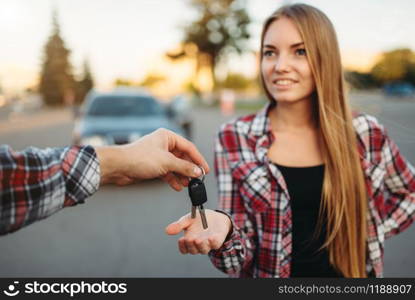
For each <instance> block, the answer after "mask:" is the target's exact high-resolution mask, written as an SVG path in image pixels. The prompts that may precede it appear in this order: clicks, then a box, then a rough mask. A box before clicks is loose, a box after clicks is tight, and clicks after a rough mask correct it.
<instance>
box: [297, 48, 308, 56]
mask: <svg viewBox="0 0 415 300" xmlns="http://www.w3.org/2000/svg"><path fill="white" fill-rule="evenodd" d="M295 54H298V55H301V56H305V55H306V51H305V49H303V48H301V49H297V50H295Z"/></svg>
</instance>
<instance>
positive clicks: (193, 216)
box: [192, 205, 196, 219]
mask: <svg viewBox="0 0 415 300" xmlns="http://www.w3.org/2000/svg"><path fill="white" fill-rule="evenodd" d="M194 218H196V206H194V205H192V219H194Z"/></svg>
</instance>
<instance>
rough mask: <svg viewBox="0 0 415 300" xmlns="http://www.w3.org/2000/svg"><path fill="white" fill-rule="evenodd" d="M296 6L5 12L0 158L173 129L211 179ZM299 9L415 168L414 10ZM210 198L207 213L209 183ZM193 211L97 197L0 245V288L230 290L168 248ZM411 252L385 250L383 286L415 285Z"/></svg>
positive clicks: (149, 0) (194, 2) (136, 194)
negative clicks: (104, 285)
mask: <svg viewBox="0 0 415 300" xmlns="http://www.w3.org/2000/svg"><path fill="white" fill-rule="evenodd" d="M294 2H296V1H277V0H261V1H254V0H211V1H207V0H169V1H167V0H121V1H110V0H89V1H81V0H72V1H69V0H1V1H0V36H1V44H2V46H1V50H0V140H1V144H9V145H11V146H12V147H13V148H14V149H15V150H23V149H24V148H26V147H27V146H36V147H41V148H44V147H57V146H65V145H69V144H82V143H90V144H93V145H102V144H123V143H126V142H129V141H133V140H135V139H137V138H139V137H140V136H142V135H143V134H146V133H148V132H151V131H152V130H154V129H156V128H158V127H167V128H170V129H171V130H174V131H176V132H178V133H179V134H181V135H183V136H186V137H187V138H189V139H191V140H192V141H193V142H194V143H195V144H196V145H197V147H198V148H199V149H200V151H201V152H202V154H203V155H204V156H205V157H206V158H207V160H208V163H209V165H210V166H211V167H212V168H213V145H214V138H215V134H216V132H217V130H218V129H219V126H220V125H221V124H222V123H223V122H225V121H227V120H230V119H232V118H235V117H237V116H240V115H244V114H249V113H252V112H255V111H257V110H258V109H260V108H261V107H262V106H263V105H264V103H265V102H266V99H265V97H264V96H263V94H262V92H261V88H260V85H259V80H258V51H259V44H260V32H261V26H262V22H263V21H264V20H265V18H266V17H267V16H269V15H270V14H271V13H272V12H273V11H274V10H275V9H277V8H278V7H280V6H281V5H283V4H288V3H294ZM302 2H303V3H308V4H311V5H314V6H316V7H318V8H320V9H322V10H323V11H324V12H325V13H326V14H327V15H328V16H329V18H330V19H331V20H332V22H333V24H334V26H335V28H336V31H337V33H338V38H339V42H340V46H341V51H342V60H343V65H344V68H345V75H346V79H347V81H348V85H349V89H350V100H351V102H352V105H353V106H354V108H355V109H358V110H361V111H364V112H367V113H369V114H372V115H374V116H376V117H377V118H378V119H379V120H380V122H381V123H382V124H384V125H385V126H386V128H387V129H388V131H389V133H390V135H391V136H392V138H393V139H394V140H395V141H396V142H397V144H398V145H399V147H400V149H401V151H402V152H403V154H404V155H405V156H406V157H407V159H408V160H409V161H410V162H411V163H412V164H415V137H414V133H415V118H414V115H415V88H414V85H415V53H414V49H415V37H414V35H413V32H412V31H413V29H414V28H415V22H414V18H413V13H414V12H415V2H414V1H410V0H396V1H386V0H385V1H380V0H379V1H374V0H359V1H357V0H349V1H347V2H346V1H341V2H340V1H330V0H316V1H302ZM137 103H140V105H139V107H140V109H136V107H137ZM206 187H207V193H208V198H209V202H208V205H207V206H208V207H210V208H215V207H216V201H217V187H216V181H215V178H214V175H213V172H212V173H210V174H209V175H208V176H207V178H206ZM189 210H190V201H189V199H188V197H187V191H186V190H184V191H182V192H174V191H172V190H170V189H169V188H168V187H167V185H165V184H164V183H162V182H160V181H157V180H154V181H147V182H142V183H140V184H137V185H134V186H129V187H127V188H119V187H113V186H106V187H103V188H102V189H100V191H99V192H98V193H96V194H95V195H94V196H93V197H92V198H90V199H89V200H88V201H87V203H86V204H84V205H80V206H77V207H72V208H67V209H65V210H64V211H62V212H59V213H58V214H57V215H54V216H52V217H50V218H48V219H46V220H43V221H41V222H38V223H35V224H34V225H31V226H29V227H27V228H24V229H22V230H20V231H18V232H16V233H14V234H12V235H7V236H3V237H1V238H0V252H1V253H2V255H1V256H0V266H1V267H0V276H1V277H13V276H16V277H32V276H33V277H36V276H46V277H55V276H69V277H89V276H108V277H224V276H225V275H223V274H222V273H220V272H219V271H217V270H216V269H214V268H213V267H212V265H211V264H210V261H209V259H208V258H207V257H205V256H192V255H187V256H183V255H181V254H180V253H179V252H178V250H177V239H178V238H177V237H167V236H166V235H165V234H164V227H165V226H166V225H167V224H169V223H170V222H171V221H174V220H176V219H178V218H179V217H181V216H182V215H183V214H185V213H187V212H188V211H189ZM414 251H415V228H414V226H412V227H410V228H409V229H408V230H406V231H405V232H404V233H402V234H400V235H399V236H397V237H394V238H392V239H391V240H388V241H387V242H386V247H385V276H390V277H413V276H415V259H414V258H413V253H414Z"/></svg>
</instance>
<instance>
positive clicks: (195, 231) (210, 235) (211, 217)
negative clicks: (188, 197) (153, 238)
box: [166, 209, 232, 254]
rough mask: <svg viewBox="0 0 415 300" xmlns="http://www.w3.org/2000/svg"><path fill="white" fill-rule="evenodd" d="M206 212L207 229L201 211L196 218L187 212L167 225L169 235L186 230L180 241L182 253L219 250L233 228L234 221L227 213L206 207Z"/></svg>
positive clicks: (201, 252) (203, 252)
mask: <svg viewBox="0 0 415 300" xmlns="http://www.w3.org/2000/svg"><path fill="white" fill-rule="evenodd" d="M205 214H206V219H207V222H208V226H209V227H208V228H207V229H203V225H202V221H201V219H200V216H199V213H197V215H196V218H194V219H192V218H191V216H190V214H187V215H185V216H183V217H181V218H180V219H179V220H178V221H176V222H174V223H171V224H170V225H168V226H167V227H166V233H167V234H169V235H176V234H179V233H180V232H181V231H184V236H183V237H181V238H180V239H179V241H178V246H179V250H180V252H181V253H182V254H188V253H190V254H208V253H209V251H210V250H217V249H219V248H220V247H221V246H222V244H223V242H224V241H225V239H226V236H227V235H228V233H229V232H230V231H231V230H232V222H231V220H230V219H229V217H228V216H227V215H225V214H222V213H219V212H216V211H214V210H210V209H205Z"/></svg>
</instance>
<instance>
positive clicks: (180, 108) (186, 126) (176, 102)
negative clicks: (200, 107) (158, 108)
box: [167, 96, 193, 139]
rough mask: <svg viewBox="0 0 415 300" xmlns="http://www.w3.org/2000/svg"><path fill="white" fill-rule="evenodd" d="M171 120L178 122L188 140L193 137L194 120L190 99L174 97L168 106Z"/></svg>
mask: <svg viewBox="0 0 415 300" xmlns="http://www.w3.org/2000/svg"><path fill="white" fill-rule="evenodd" d="M167 111H168V114H169V116H170V118H173V119H174V120H176V122H177V123H178V124H179V125H180V127H181V128H182V129H183V131H184V132H185V134H186V137H187V138H189V139H190V138H191V137H192V123H193V118H192V114H191V106H190V99H188V98H187V97H185V96H176V97H174V98H173V99H172V100H171V101H170V103H169V104H168V106H167Z"/></svg>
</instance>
